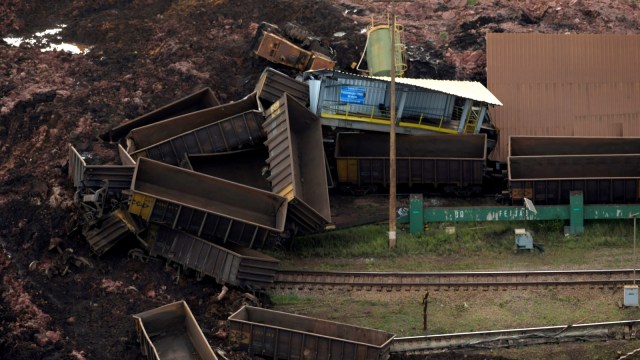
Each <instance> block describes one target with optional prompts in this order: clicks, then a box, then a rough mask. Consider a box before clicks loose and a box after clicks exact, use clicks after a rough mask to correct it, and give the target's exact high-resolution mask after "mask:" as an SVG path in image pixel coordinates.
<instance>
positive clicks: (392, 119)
mask: <svg viewBox="0 0 640 360" xmlns="http://www.w3.org/2000/svg"><path fill="white" fill-rule="evenodd" d="M390 75H391V91H390V95H389V96H390V99H389V106H390V107H391V112H390V114H389V249H395V247H396V216H397V215H396V4H395V1H394V0H391V74H390Z"/></svg>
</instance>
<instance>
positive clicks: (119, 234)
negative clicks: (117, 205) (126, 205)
mask: <svg viewBox="0 0 640 360" xmlns="http://www.w3.org/2000/svg"><path fill="white" fill-rule="evenodd" d="M138 230H139V226H138V224H137V223H136V221H135V220H134V219H133V217H132V216H131V214H130V213H128V212H127V211H126V210H123V209H117V210H115V211H113V212H111V213H109V214H107V215H105V216H104V218H102V219H100V220H99V221H96V223H95V224H93V225H92V226H89V227H84V228H83V229H82V235H83V236H84V237H85V239H86V240H87V242H88V243H89V248H90V249H91V251H92V252H93V253H94V254H96V255H98V256H100V255H102V254H104V253H105V252H107V251H108V250H109V249H111V248H112V247H114V246H115V245H116V244H117V243H118V242H120V241H122V240H124V239H127V238H133V237H132V235H133V234H135V233H137V232H138Z"/></svg>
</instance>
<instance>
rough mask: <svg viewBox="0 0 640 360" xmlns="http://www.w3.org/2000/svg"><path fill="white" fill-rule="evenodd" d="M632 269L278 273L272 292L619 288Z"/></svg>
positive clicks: (631, 276)
mask: <svg viewBox="0 0 640 360" xmlns="http://www.w3.org/2000/svg"><path fill="white" fill-rule="evenodd" d="M636 273H638V275H640V272H638V271H636V272H634V270H633V269H613V270H562V271H555V270H554V271H496V272H338V271H306V270H300V271H298V270H281V271H278V272H277V274H276V277H275V280H274V282H273V284H271V285H270V289H271V290H347V291H412V290H413V291H420V290H445V291H446V290H450V289H451V290H457V289H467V290H491V289H494V290H499V289H509V288H521V287H577V286H580V287H600V288H605V287H610V288H615V287H622V286H624V285H628V284H632V283H633V282H634V276H635V275H636Z"/></svg>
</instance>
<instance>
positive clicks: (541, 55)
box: [487, 33, 640, 162]
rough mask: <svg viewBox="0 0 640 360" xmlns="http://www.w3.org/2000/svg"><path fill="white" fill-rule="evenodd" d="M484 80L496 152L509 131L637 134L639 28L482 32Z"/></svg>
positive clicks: (503, 155) (496, 154) (503, 156)
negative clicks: (623, 31) (496, 103)
mask: <svg viewBox="0 0 640 360" xmlns="http://www.w3.org/2000/svg"><path fill="white" fill-rule="evenodd" d="M487 84H488V88H489V89H490V90H491V92H492V93H493V94H494V95H495V96H496V97H498V98H499V99H500V100H501V101H502V103H503V104H504V106H502V107H493V108H491V109H490V113H491V116H492V120H493V122H494V124H495V126H496V127H497V128H499V129H500V139H499V141H498V146H497V147H496V150H494V151H493V153H492V154H491V158H492V159H494V160H500V161H503V162H504V161H506V160H507V152H508V141H509V136H511V135H538V136H640V36H637V35H594V34H572V35H556V34H503V33H500V34H487Z"/></svg>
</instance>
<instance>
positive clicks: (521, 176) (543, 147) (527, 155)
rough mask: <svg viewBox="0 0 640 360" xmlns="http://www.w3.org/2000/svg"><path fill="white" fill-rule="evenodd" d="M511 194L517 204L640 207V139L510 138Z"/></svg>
mask: <svg viewBox="0 0 640 360" xmlns="http://www.w3.org/2000/svg"><path fill="white" fill-rule="evenodd" d="M508 167H509V174H508V175H509V193H510V195H511V199H512V201H514V202H521V201H523V199H524V198H527V199H530V200H532V201H533V202H534V203H535V204H568V203H569V198H570V193H571V191H582V193H583V196H584V203H585V204H623V203H637V202H640V138H620V137H561V136H556V137H544V136H541V137H535V136H511V137H510V139H509V157H508Z"/></svg>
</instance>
